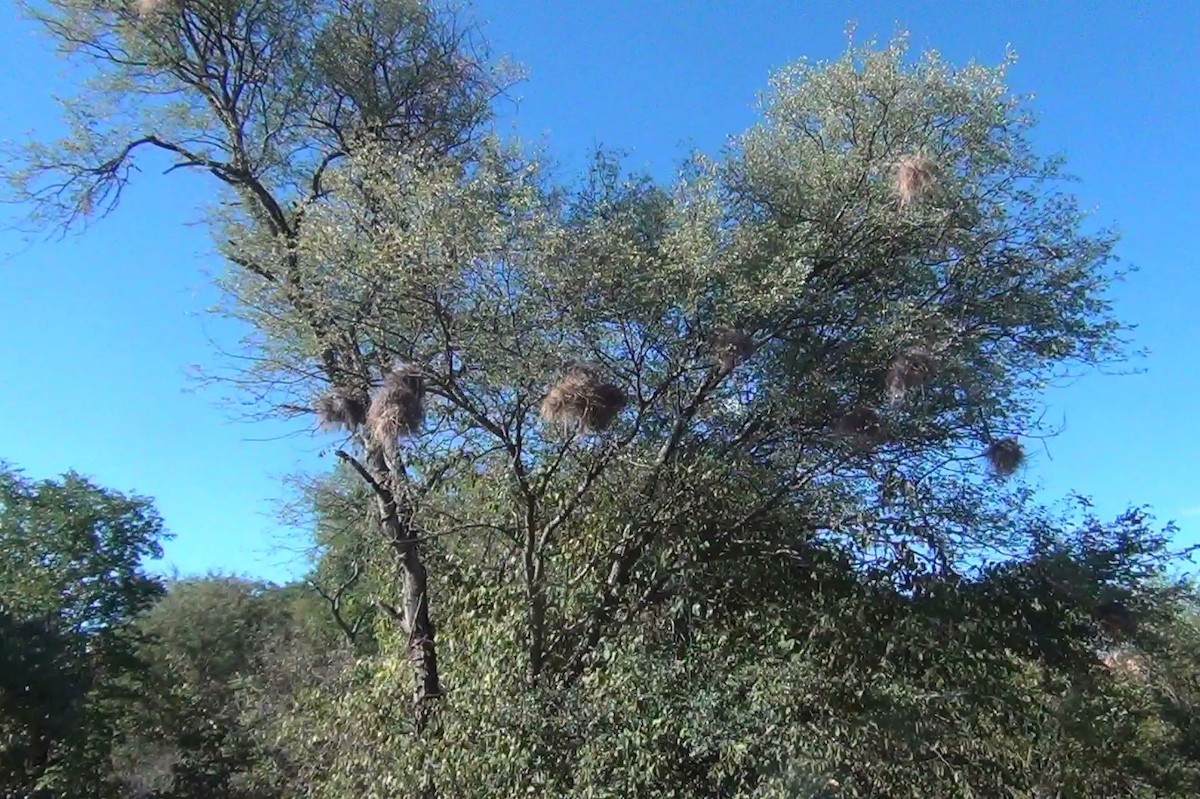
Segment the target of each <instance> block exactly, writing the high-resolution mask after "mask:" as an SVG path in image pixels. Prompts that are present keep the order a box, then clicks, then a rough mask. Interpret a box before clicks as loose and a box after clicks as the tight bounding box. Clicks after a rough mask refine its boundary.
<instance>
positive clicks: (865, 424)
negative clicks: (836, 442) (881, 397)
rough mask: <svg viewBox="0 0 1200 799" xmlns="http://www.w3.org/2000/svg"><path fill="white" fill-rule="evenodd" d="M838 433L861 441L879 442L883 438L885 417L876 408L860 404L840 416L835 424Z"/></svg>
mask: <svg viewBox="0 0 1200 799" xmlns="http://www.w3.org/2000/svg"><path fill="white" fill-rule="evenodd" d="M833 429H834V432H835V433H837V435H839V436H842V437H845V438H853V439H856V440H857V441H859V442H861V443H871V444H873V443H878V442H879V441H881V440H882V439H883V419H882V417H880V415H879V412H878V411H876V410H875V409H874V408H868V407H866V406H865V405H860V406H858V407H856V408H852V409H851V410H849V411H847V412H846V413H844V414H842V415H841V416H839V417H838V419H837V421H836V422H835V423H834V426H833Z"/></svg>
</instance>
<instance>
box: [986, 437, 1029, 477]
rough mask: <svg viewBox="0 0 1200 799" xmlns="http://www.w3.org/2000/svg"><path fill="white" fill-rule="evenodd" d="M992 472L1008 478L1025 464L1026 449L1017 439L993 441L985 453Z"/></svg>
mask: <svg viewBox="0 0 1200 799" xmlns="http://www.w3.org/2000/svg"><path fill="white" fill-rule="evenodd" d="M984 457H986V458H987V459H988V463H990V464H991V466H992V471H993V472H995V473H996V474H997V475H999V476H1000V477H1008V476H1009V475H1011V474H1012V473H1013V472H1015V471H1016V470H1017V469H1019V468H1021V464H1022V463H1024V462H1025V448H1024V447H1022V446H1021V442H1020V441H1017V440H1016V439H1015V438H1002V439H1000V440H999V441H993V442H992V443H991V444H990V445H989V446H988V448H987V451H985V452H984Z"/></svg>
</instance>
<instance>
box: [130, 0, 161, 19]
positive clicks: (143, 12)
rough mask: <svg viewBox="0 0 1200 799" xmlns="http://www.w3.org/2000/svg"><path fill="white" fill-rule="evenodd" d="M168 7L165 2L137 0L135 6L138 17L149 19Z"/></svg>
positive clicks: (159, 0)
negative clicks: (165, 6) (164, 7)
mask: <svg viewBox="0 0 1200 799" xmlns="http://www.w3.org/2000/svg"><path fill="white" fill-rule="evenodd" d="M164 5H166V3H165V2H164V0H135V2H134V4H133V6H134V10H135V11H137V13H138V16H140V17H148V16H150V15H151V14H153V13H154V12H156V11H159V10H160V9H162V7H163V6H164Z"/></svg>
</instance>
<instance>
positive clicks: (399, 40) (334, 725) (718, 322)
mask: <svg viewBox="0 0 1200 799" xmlns="http://www.w3.org/2000/svg"><path fill="white" fill-rule="evenodd" d="M32 11H33V13H34V15H35V16H36V17H37V18H38V19H39V20H40V21H41V22H42V23H43V24H44V26H45V28H46V30H47V31H48V32H49V34H50V36H51V37H52V38H53V39H54V40H55V42H56V43H57V44H58V45H59V46H60V47H61V48H62V49H63V50H64V51H65V52H66V53H67V54H69V55H70V56H72V57H74V58H76V59H80V60H82V61H83V62H85V63H87V64H88V65H89V67H90V69H91V75H92V77H91V81H90V83H89V84H88V86H87V87H86V88H85V89H84V90H83V91H82V92H81V93H80V95H79V96H78V97H75V98H72V99H71V101H70V102H69V103H68V104H67V105H65V106H64V112H65V113H66V114H67V116H68V118H69V119H70V120H71V121H72V127H71V133H70V135H69V136H68V137H66V138H64V139H63V140H61V141H56V142H32V143H30V144H29V145H28V147H27V148H26V150H25V151H24V152H23V154H22V156H21V158H20V159H19V162H17V164H16V166H14V167H12V168H11V169H10V171H9V174H8V178H9V182H10V185H11V186H12V187H13V191H14V193H15V196H16V197H17V198H19V199H21V200H23V201H24V202H26V203H27V204H28V207H30V208H32V209H33V219H34V220H35V221H36V222H38V223H39V224H43V225H51V226H55V227H60V228H69V227H72V226H76V225H79V224H81V223H87V222H88V221H90V220H92V219H95V218H96V217H97V216H99V215H104V214H107V213H108V212H110V211H113V210H115V209H116V208H117V206H118V204H119V200H120V197H121V194H122V192H123V191H125V190H126V189H127V188H128V186H129V180H130V178H131V176H132V175H133V174H134V167H135V165H136V163H137V162H138V159H140V158H142V157H143V156H145V155H148V154H149V153H152V152H153V153H157V154H158V155H159V156H166V157H169V158H170V159H172V168H173V169H181V170H196V171H201V172H204V173H206V174H208V175H211V176H212V177H215V178H216V179H217V180H216V181H215V184H214V185H215V186H216V187H218V188H219V189H220V191H221V202H220V205H219V206H218V207H217V208H216V209H215V210H214V215H213V218H212V220H211V227H212V231H213V234H214V237H215V240H216V241H217V243H218V244H219V246H220V249H221V252H222V253H223V255H224V257H225V259H226V261H227V265H228V269H227V271H226V273H225V275H224V277H223V278H222V279H221V287H222V288H223V289H224V292H225V298H226V301H225V303H224V304H223V306H222V308H221V309H220V311H221V312H224V313H227V314H229V315H231V316H233V317H234V318H236V319H238V320H240V321H241V323H242V324H243V327H244V329H245V331H246V337H245V341H244V350H245V351H244V353H242V355H243V356H244V357H243V358H241V359H239V361H238V364H239V370H238V371H237V373H236V374H235V375H234V376H233V377H232V378H231V379H232V380H233V381H234V383H235V384H236V385H237V387H238V388H239V389H241V390H244V391H246V392H247V393H248V395H249V396H250V397H252V398H253V399H254V400H255V401H256V403H257V405H258V407H259V409H260V410H261V411H263V412H264V413H270V414H277V415H280V416H283V417H286V418H294V417H305V418H309V419H312V420H314V421H315V422H318V423H320V425H321V426H322V428H323V433H322V435H327V436H329V438H330V441H331V448H332V450H333V451H334V452H336V454H337V458H338V466H337V468H336V469H334V470H333V471H332V472H331V473H330V474H327V475H322V476H318V477H316V478H314V479H313V480H312V481H311V483H310V485H309V486H308V495H307V496H308V501H309V503H310V505H311V509H312V511H313V516H314V519H315V536H316V540H317V543H318V545H319V554H318V556H317V557H316V558H315V560H314V563H313V566H312V571H311V574H310V575H309V579H307V580H306V581H305V582H304V583H303V584H299V585H294V586H286V587H277V586H268V585H260V584H256V583H254V582H250V581H246V580H242V579H238V578H225V577H212V578H205V579H190V580H184V581H180V582H177V583H173V584H171V585H169V586H165V587H164V586H161V585H160V584H159V583H158V582H156V581H155V580H154V579H153V578H151V577H149V576H147V575H146V574H145V573H144V571H142V569H143V566H142V565H141V564H143V563H144V562H145V559H146V557H147V556H149V555H153V554H154V553H155V552H156V551H157V549H156V548H157V546H158V541H159V540H160V538H161V535H162V531H161V526H160V524H159V522H158V520H157V518H156V517H155V516H154V514H153V512H152V510H151V508H150V506H149V505H148V504H147V502H146V501H145V500H142V499H138V498H129V497H124V496H121V495H119V494H115V493H113V492H110V491H107V490H104V489H101V488H98V487H96V486H93V485H91V484H90V483H88V482H87V481H85V480H83V479H82V478H79V477H77V476H74V475H68V476H66V477H65V478H63V479H62V480H61V481H50V482H43V483H33V482H30V481H28V480H26V479H24V478H23V477H22V476H21V475H20V474H19V473H17V472H14V471H8V472H6V477H5V482H4V492H5V493H4V495H3V497H0V509H2V513H3V516H2V517H0V522H2V525H3V526H2V528H0V537H2V540H0V544H2V548H0V558H2V559H3V560H2V561H0V574H2V575H3V577H4V580H3V583H2V587H3V595H2V596H0V602H2V603H3V607H2V608H0V610H2V611H3V614H2V616H0V622H2V623H3V624H4V625H5V635H4V638H3V646H4V647H5V650H4V653H3V661H4V663H5V668H4V670H3V679H4V681H5V682H4V684H3V693H2V694H0V700H2V701H3V704H4V708H5V716H4V719H3V723H4V725H5V728H4V738H3V739H2V747H3V748H2V749H0V768H3V773H2V774H0V780H3V781H4V786H5V790H6V791H7V793H8V794H10V795H16V796H21V795H33V796H109V795H114V796H115V795H132V796H147V797H149V796H157V797H184V796H188V797H213V796H238V797H242V796H244V797H331V798H332V797H364V796H367V797H383V796H388V797H392V796H422V797H426V796H434V795H437V796H441V797H480V798H481V799H482V798H483V797H509V796H579V797H626V796H646V797H750V796H755V797H774V796H779V797H804V796H847V797H853V796H861V797H914V799H915V798H916V797H932V796H946V797H950V796H980V797H993V796H1013V797H1035V796H1036V797H1043V796H1081V797H1082V796H1088V797H1092V796H1095V797H1103V796H1147V797H1149V796H1180V797H1183V796H1192V795H1195V794H1196V793H1197V790H1198V789H1200V770H1198V767H1200V757H1198V755H1200V751H1198V749H1197V747H1198V746H1200V727H1198V726H1197V724H1196V722H1195V720H1194V719H1195V714H1194V713H1193V712H1192V703H1193V702H1194V701H1195V700H1196V699H1197V698H1198V697H1200V693H1198V692H1197V691H1198V689H1200V686H1198V685H1197V682H1196V681H1197V678H1200V669H1198V668H1197V667H1196V665H1195V658H1196V655H1197V654H1200V649H1198V646H1200V637H1198V632H1200V631H1198V630H1197V616H1196V615H1195V609H1194V607H1193V599H1194V597H1193V594H1192V593H1191V592H1190V589H1189V587H1188V586H1186V585H1184V584H1182V583H1179V582H1176V581H1175V580H1174V578H1173V577H1172V574H1173V572H1172V571H1171V566H1172V563H1173V558H1172V556H1171V554H1170V552H1169V551H1168V549H1167V547H1168V540H1169V536H1170V533H1171V530H1170V529H1169V528H1168V529H1166V530H1157V529H1155V528H1154V526H1153V524H1152V522H1151V521H1150V520H1149V519H1148V517H1147V516H1146V515H1145V513H1144V512H1142V511H1140V510H1131V511H1129V512H1128V513H1126V514H1124V515H1122V516H1121V517H1120V518H1117V519H1114V520H1101V519H1097V518H1095V517H1094V515H1093V514H1092V513H1091V512H1090V509H1089V507H1088V506H1087V504H1086V502H1083V501H1079V502H1078V503H1077V504H1076V506H1074V507H1073V508H1070V509H1067V510H1065V511H1052V510H1050V509H1047V508H1044V507H1041V506H1039V505H1038V504H1037V503H1035V502H1034V501H1033V499H1032V498H1031V496H1030V493H1029V491H1028V489H1027V488H1025V487H1024V486H1023V485H1022V483H1021V481H1020V480H1019V479H1017V478H1016V477H1015V474H1016V473H1017V472H1018V471H1019V469H1020V466H1021V462H1022V459H1023V448H1022V444H1021V438H1022V437H1023V436H1027V435H1032V434H1036V433H1037V432H1038V423H1037V419H1038V413H1037V411H1038V403H1039V397H1040V392H1041V389H1042V388H1043V387H1044V386H1045V385H1046V383H1047V381H1048V380H1050V379H1052V378H1053V377H1054V376H1055V375H1056V374H1059V373H1061V372H1062V371H1063V370H1065V369H1080V368H1086V367H1089V366H1094V365H1096V364H1099V363H1102V362H1105V361H1109V360H1113V359H1119V358H1121V357H1122V355H1123V338H1122V332H1123V328H1122V326H1121V324H1120V323H1119V321H1118V320H1116V319H1114V318H1113V317H1112V315H1111V313H1110V309H1109V307H1108V305H1107V303H1106V301H1105V296H1104V290H1105V288H1106V287H1107V285H1108V283H1109V282H1110V281H1111V280H1112V278H1113V277H1114V276H1115V272H1114V268H1113V262H1114V259H1113V247H1114V240H1113V238H1112V237H1111V236H1110V235H1108V234H1107V233H1099V234H1096V233H1090V232H1088V231H1087V230H1085V228H1084V226H1083V224H1082V219H1081V216H1080V214H1079V212H1078V210H1077V209H1076V207H1075V203H1074V201H1073V199H1072V197H1071V196H1070V195H1068V194H1066V193H1064V191H1063V185H1062V184H1063V180H1062V177H1063V176H1062V174H1061V172H1060V164H1059V163H1058V162H1057V161H1054V160H1048V159H1045V158H1043V157H1041V156H1040V155H1038V154H1037V153H1036V152H1035V151H1034V150H1033V149H1032V147H1031V146H1030V144H1029V140H1028V130H1029V127H1030V125H1031V122H1030V119H1029V116H1028V113H1027V110H1026V109H1025V108H1024V106H1023V104H1022V103H1021V101H1019V100H1018V99H1016V98H1013V97H1012V96H1011V95H1010V94H1009V92H1008V91H1007V89H1006V88H1005V84H1004V70H1003V68H1002V67H1001V68H986V67H982V66H977V65H972V66H968V67H965V68H956V67H954V66H952V65H950V64H947V63H945V62H944V61H942V60H941V59H940V58H939V57H937V56H935V55H923V56H920V57H917V58H915V59H914V58H910V56H909V54H908V53H907V51H906V49H905V47H904V43H903V41H896V42H893V43H891V44H889V45H886V46H883V47H876V46H874V45H869V46H863V47H852V48H851V49H849V50H848V51H847V53H846V54H845V55H844V56H843V57H842V58H840V59H838V60H836V61H834V62H832V63H827V64H812V63H807V62H799V63H797V64H795V65H793V66H791V67H789V68H786V69H784V70H782V71H781V72H780V73H778V74H777V75H775V76H774V78H773V79H772V82H771V86H770V91H769V92H768V94H767V96H766V98H765V100H764V102H763V108H762V119H761V121H760V122H759V123H758V124H757V125H755V126H754V127H753V128H752V129H750V130H748V131H746V132H745V133H744V134H743V135H742V136H740V137H739V138H738V139H737V140H736V142H735V143H734V144H733V145H731V146H730V147H729V148H728V150H727V151H726V152H724V153H722V154H720V155H719V156H716V157H710V156H704V155H700V154H697V155H696V156H695V157H694V158H692V159H691V160H690V161H689V162H688V163H686V164H684V165H683V166H682V167H681V169H680V171H679V177H678V179H677V180H675V181H674V182H672V183H670V184H667V185H664V184H661V183H658V182H655V181H653V180H651V179H650V178H648V177H645V176H637V175H630V174H627V173H626V172H625V171H624V170H623V169H622V168H621V165H620V163H619V162H618V161H617V160H616V159H614V158H613V157H611V156H609V155H607V154H604V153H600V154H598V155H597V156H596V159H595V162H594V165H593V167H592V168H591V169H590V170H589V171H588V173H587V174H586V175H584V176H583V177H582V179H580V180H578V181H576V182H573V183H570V184H564V183H563V182H562V180H561V179H560V178H559V177H558V176H555V175H553V174H551V173H549V172H547V171H546V170H545V169H544V168H543V167H542V166H541V165H540V164H539V163H538V162H537V160H536V159H534V158H533V157H531V156H530V155H529V154H528V152H527V151H526V149H525V148H524V147H523V146H522V145H521V144H520V143H519V142H513V141H505V140H502V139H501V138H500V137H498V136H497V135H496V134H495V132H494V131H493V130H491V129H490V128H489V120H490V108H491V103H492V100H493V99H494V97H495V96H496V95H497V93H499V92H502V91H503V89H504V87H505V85H506V82H507V81H508V80H509V79H510V76H509V73H508V72H506V71H505V70H502V69H500V68H499V67H498V66H496V64H495V63H493V62H492V61H490V60H489V59H488V58H486V57H485V54H484V53H482V52H481V51H480V49H479V48H478V46H477V45H472V42H473V41H474V36H473V35H472V31H471V30H470V29H469V27H466V26H463V25H462V24H461V23H460V22H459V21H458V20H456V19H455V18H453V17H452V16H451V15H450V14H448V13H447V12H445V11H443V10H441V9H439V8H435V7H432V6H429V5H427V4H424V3H421V2H416V0H407V1H405V0H390V1H381V2H366V1H365V0H336V1H335V0H279V2H270V3H267V2H255V1H254V0H183V1H180V0H176V1H175V2H169V1H168V0H162V1H161V2H144V3H137V4H132V5H131V4H127V3H125V2H86V1H84V0H53V2H49V3H45V4H42V5H38V6H36V7H34V8H33V9H32ZM245 364H249V366H245ZM29 564H37V568H31V567H30V565H29ZM164 588H165V592H164Z"/></svg>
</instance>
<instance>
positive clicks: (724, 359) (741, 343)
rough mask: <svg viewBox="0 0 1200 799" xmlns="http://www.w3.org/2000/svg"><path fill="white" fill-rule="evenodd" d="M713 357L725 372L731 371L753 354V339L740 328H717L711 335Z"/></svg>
mask: <svg viewBox="0 0 1200 799" xmlns="http://www.w3.org/2000/svg"><path fill="white" fill-rule="evenodd" d="M712 348H713V358H714V359H715V360H716V362H717V366H718V368H720V370H721V371H722V372H724V373H725V374H728V373H730V372H732V371H733V370H734V369H735V368H737V366H738V365H739V364H741V363H744V362H745V361H746V360H747V359H749V358H750V356H752V355H753V354H754V350H755V349H756V345H755V343H754V339H753V338H751V337H750V335H749V334H748V333H746V332H745V331H742V330H733V329H727V330H718V331H717V333H716V335H715V336H713V343H712Z"/></svg>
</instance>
